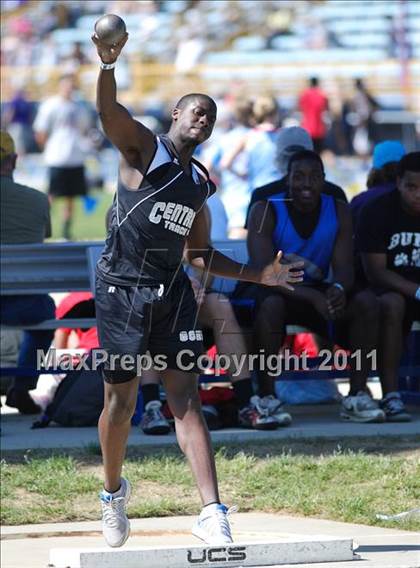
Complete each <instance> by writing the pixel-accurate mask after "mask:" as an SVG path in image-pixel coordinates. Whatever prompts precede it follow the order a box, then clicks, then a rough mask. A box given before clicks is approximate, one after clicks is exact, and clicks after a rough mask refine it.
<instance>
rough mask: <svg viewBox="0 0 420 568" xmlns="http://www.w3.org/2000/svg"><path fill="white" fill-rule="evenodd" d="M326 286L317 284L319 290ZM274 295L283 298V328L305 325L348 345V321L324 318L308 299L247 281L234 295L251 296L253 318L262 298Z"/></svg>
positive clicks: (318, 333)
mask: <svg viewBox="0 0 420 568" xmlns="http://www.w3.org/2000/svg"><path fill="white" fill-rule="evenodd" d="M328 286H329V284H324V283H321V284H319V285H318V286H317V288H318V289H319V290H321V291H325V290H326V288H328ZM276 295H279V296H281V297H282V298H283V299H284V322H283V324H284V328H285V327H286V325H297V326H301V327H305V328H307V329H309V330H310V331H312V332H313V333H316V334H317V335H320V336H321V337H323V338H325V339H328V340H330V341H332V342H334V343H337V344H338V345H340V346H341V347H343V348H345V349H347V348H348V347H349V335H348V321H346V320H345V319H344V318H340V319H337V320H334V321H332V320H330V321H329V320H326V319H325V318H323V317H322V315H321V314H320V313H319V312H318V311H317V310H316V309H315V307H314V306H313V305H312V304H311V303H310V302H308V301H304V300H301V299H297V298H293V297H292V296H285V295H283V294H282V293H281V291H278V290H276V289H273V288H271V287H270V286H261V285H258V284H248V283H245V285H244V286H241V287H239V286H238V290H237V291H236V295H235V297H236V298H251V299H253V300H254V302H255V306H254V309H253V314H254V316H253V317H254V318H255V315H256V314H257V313H258V311H259V309H260V307H261V304H262V303H263V302H264V300H265V299H266V298H268V297H270V296H276ZM352 297H353V294H350V295H347V301H349V300H350V299H351V298H352ZM235 313H236V309H235ZM283 331H285V329H284V330H283Z"/></svg>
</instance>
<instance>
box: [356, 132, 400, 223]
mask: <svg viewBox="0 0 420 568" xmlns="http://www.w3.org/2000/svg"><path fill="white" fill-rule="evenodd" d="M403 156H405V148H404V146H403V145H402V144H401V142H398V141H397V140H385V141H384V142H380V143H379V144H376V146H375V148H374V149H373V160H372V169H371V170H370V172H369V174H368V178H367V182H366V186H367V190H366V191H362V193H359V194H358V195H356V196H355V197H353V199H352V200H351V202H350V208H351V212H352V217H353V227H354V228H356V225H357V222H358V219H359V216H360V211H361V210H362V208H363V207H364V206H365V205H366V204H367V203H370V202H371V201H372V200H373V199H376V198H377V197H379V196H381V195H384V194H385V193H388V192H389V191H392V190H393V189H395V187H396V183H397V165H398V162H399V161H400V160H401V158H402V157H403Z"/></svg>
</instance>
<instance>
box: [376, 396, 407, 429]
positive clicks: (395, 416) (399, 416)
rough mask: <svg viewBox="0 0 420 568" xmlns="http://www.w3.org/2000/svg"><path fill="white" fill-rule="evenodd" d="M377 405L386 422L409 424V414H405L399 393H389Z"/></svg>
mask: <svg viewBox="0 0 420 568" xmlns="http://www.w3.org/2000/svg"><path fill="white" fill-rule="evenodd" d="M379 404H380V407H381V408H382V410H383V411H384V412H385V416H386V421H387V422H410V420H411V414H409V413H408V412H407V410H406V408H405V406H404V403H403V401H402V399H401V395H400V393H399V392H389V393H388V394H387V395H386V397H385V398H383V399H382V400H381V402H380V403H379Z"/></svg>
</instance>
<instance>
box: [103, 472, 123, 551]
mask: <svg viewBox="0 0 420 568" xmlns="http://www.w3.org/2000/svg"><path fill="white" fill-rule="evenodd" d="M130 495H131V486H130V483H129V482H128V481H127V480H126V479H124V478H121V487H120V489H119V490H118V491H117V492H116V493H108V491H105V489H103V490H102V491H101V493H100V495H99V497H100V499H101V505H102V533H103V535H104V538H105V540H106V542H107V544H108V546H112V547H113V548H118V547H119V546H122V545H123V544H124V543H125V541H126V540H127V538H128V535H129V534H130V521H129V520H128V518H127V513H126V510H125V507H126V505H127V503H128V501H129V499H130Z"/></svg>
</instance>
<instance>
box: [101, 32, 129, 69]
mask: <svg viewBox="0 0 420 568" xmlns="http://www.w3.org/2000/svg"><path fill="white" fill-rule="evenodd" d="M127 40H128V34H127V33H126V34H125V36H124V37H123V38H121V39H120V41H119V42H118V43H115V44H114V45H108V44H106V43H103V42H102V41H101V40H100V39H99V38H98V36H97V35H96V34H93V36H92V41H93V43H94V44H95V45H96V49H97V51H98V55H99V57H100V58H101V61H102V63H114V62H115V61H117V58H118V56H119V54H120V53H121V50H122V48H123V47H124V46H125V44H126V43H127Z"/></svg>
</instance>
